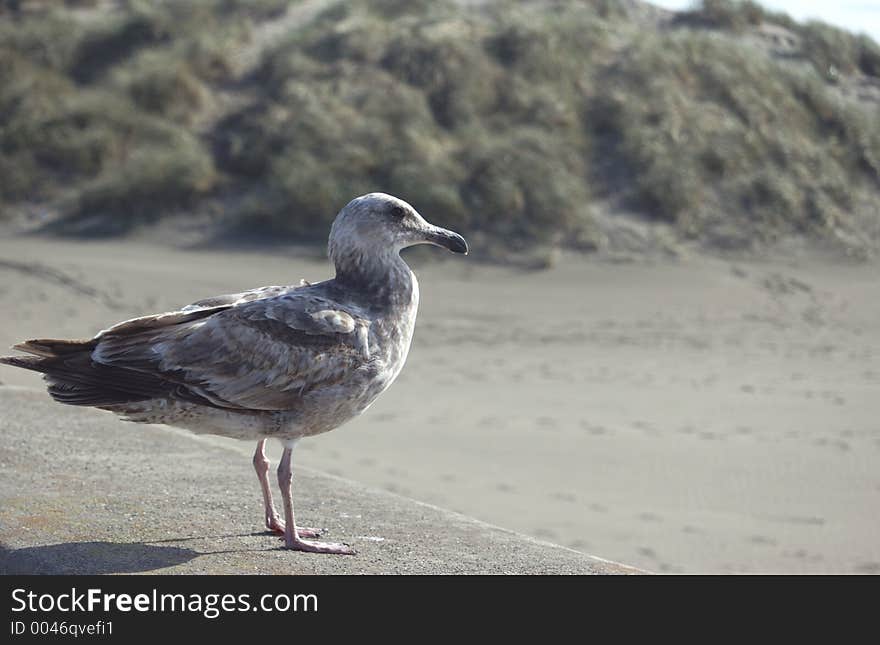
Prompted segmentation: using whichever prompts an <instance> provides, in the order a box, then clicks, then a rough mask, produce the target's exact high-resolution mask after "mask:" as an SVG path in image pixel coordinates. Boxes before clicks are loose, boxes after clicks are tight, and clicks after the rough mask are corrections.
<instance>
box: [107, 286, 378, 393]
mask: <svg viewBox="0 0 880 645" xmlns="http://www.w3.org/2000/svg"><path fill="white" fill-rule="evenodd" d="M208 311H210V312H211V313H209V314H208V313H207V312H208ZM198 313H200V314H202V315H200V316H199V317H198V318H196V319H193V320H189V319H187V318H188V316H191V315H194V314H195V312H192V311H191V312H178V313H176V314H166V317H173V316H179V317H181V318H183V320H182V321H181V322H171V324H168V325H163V326H152V327H150V326H145V325H144V324H139V325H136V326H133V325H132V324H131V322H129V323H122V324H121V325H118V326H116V327H111V328H110V329H109V330H106V331H104V332H102V333H101V334H100V335H99V337H98V339H97V340H98V343H97V346H96V347H95V349H94V351H93V352H92V360H93V361H95V362H97V363H100V364H104V365H111V366H115V367H121V368H126V369H129V370H133V371H136V372H140V373H149V374H152V375H155V376H158V377H161V378H162V379H164V380H166V381H168V382H169V383H173V384H177V385H178V386H180V387H182V388H184V389H185V390H186V391H188V392H190V393H192V394H193V395H195V396H196V397H200V398H202V399H206V400H207V401H210V402H211V403H212V404H214V405H217V406H220V407H228V408H239V409H257V410H287V409H293V408H294V407H296V404H297V401H298V399H299V397H301V396H302V394H304V393H305V392H307V391H309V390H311V389H313V388H318V387H322V386H330V385H333V384H335V383H339V382H342V381H344V380H345V379H347V378H348V377H350V376H351V375H352V373H353V372H354V371H355V370H357V369H358V368H359V367H361V366H363V365H365V364H366V363H367V362H368V361H369V360H370V348H369V343H368V331H369V320H368V319H367V318H366V317H365V316H363V315H362V313H361V312H360V311H359V310H357V309H356V308H353V307H346V306H342V305H340V304H339V303H336V302H334V301H333V300H332V299H329V298H326V297H323V296H320V295H314V294H310V293H308V292H307V291H306V290H302V291H298V290H294V291H291V292H288V293H282V294H281V295H277V296H273V297H269V298H262V299H259V300H252V301H249V302H248V301H245V302H242V303H240V304H235V305H228V304H227V305H218V306H216V307H211V308H209V309H201V310H199V312H198ZM126 325H128V326H129V327H128V328H126V327H125V326H126Z"/></svg>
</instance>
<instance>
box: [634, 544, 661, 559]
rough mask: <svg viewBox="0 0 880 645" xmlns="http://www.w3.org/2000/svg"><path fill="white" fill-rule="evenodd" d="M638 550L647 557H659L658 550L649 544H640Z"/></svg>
mask: <svg viewBox="0 0 880 645" xmlns="http://www.w3.org/2000/svg"><path fill="white" fill-rule="evenodd" d="M636 552H637V553H638V554H639V555H641V556H644V557H646V558H651V559H652V560H656V559H657V552H656V551H655V550H654V549H652V548H651V547H649V546H640V547H639V548H638V549H636Z"/></svg>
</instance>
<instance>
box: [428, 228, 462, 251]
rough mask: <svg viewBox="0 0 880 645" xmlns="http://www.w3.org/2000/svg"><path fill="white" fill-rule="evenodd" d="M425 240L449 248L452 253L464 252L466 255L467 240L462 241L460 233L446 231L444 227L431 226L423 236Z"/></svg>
mask: <svg viewBox="0 0 880 645" xmlns="http://www.w3.org/2000/svg"><path fill="white" fill-rule="evenodd" d="M425 241H426V242H428V243H429V244H436V245H437V246H442V247H443V248H444V249H449V250H450V251H452V252H453V253H464V254H465V255H467V252H468V245H467V242H465V241H464V238H463V237H462V236H461V235H459V234H458V233H453V232H452V231H448V230H446V229H445V228H440V227H439V226H433V227H431V230H430V231H429V232H428V234H427V235H426V236H425Z"/></svg>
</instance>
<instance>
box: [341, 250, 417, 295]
mask: <svg viewBox="0 0 880 645" xmlns="http://www.w3.org/2000/svg"><path fill="white" fill-rule="evenodd" d="M332 259H333V261H334V264H335V265H336V282H337V283H339V284H340V285H342V286H344V287H346V288H347V289H351V290H354V291H356V292H358V293H362V294H364V296H366V297H367V298H368V299H369V301H370V302H371V303H372V304H374V305H376V306H379V307H391V308H395V309H396V308H407V307H410V306H412V305H413V304H415V305H418V286H417V284H416V280H415V276H414V275H413V272H412V271H411V270H410V268H409V265H407V263H406V262H404V260H403V258H402V257H400V253H399V252H398V251H396V250H391V249H389V250H388V251H385V252H380V253H376V252H375V250H372V252H370V253H364V252H361V251H360V249H352V250H349V251H346V252H342V253H339V252H337V253H334V256H333V258H332Z"/></svg>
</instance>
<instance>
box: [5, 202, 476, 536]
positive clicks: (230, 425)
mask: <svg viewBox="0 0 880 645" xmlns="http://www.w3.org/2000/svg"><path fill="white" fill-rule="evenodd" d="M419 243H432V244H437V245H440V246H445V247H446V248H449V249H450V250H453V251H456V252H461V253H464V252H467V245H466V244H465V242H464V240H463V239H462V238H461V236H459V235H457V234H455V233H452V232H451V231H446V230H444V229H440V228H438V227H435V226H432V225H430V224H428V223H427V222H426V221H425V220H424V219H422V217H421V216H420V215H419V214H418V213H417V212H416V211H415V210H414V209H413V208H412V207H411V206H410V205H409V204H406V202H403V201H401V200H399V199H397V198H395V197H391V196H389V195H384V194H382V193H371V194H370V195H365V196H363V197H359V198H357V199H355V200H352V201H351V202H350V203H349V204H348V205H347V206H346V207H345V208H344V209H343V210H342V211H341V212H340V213H339V215H338V216H337V218H336V220H335V221H334V223H333V228H332V229H331V235H330V243H329V250H330V257H331V260H333V262H334V265H335V267H336V277H335V278H334V279H332V280H328V281H326V282H320V283H317V284H308V283H301V284H299V285H296V286H287V287H283V286H270V287H261V288H259V289H254V290H252V291H247V292H244V293H237V294H228V295H222V296H216V297H212V298H207V299H204V300H200V301H198V302H195V303H193V304H191V305H188V306H186V307H183V308H182V309H180V310H179V311H174V312H168V313H162V314H156V315H152V316H144V317H141V318H135V319H133V320H127V321H124V322H121V323H118V324H116V325H113V326H112V327H110V328H108V329H105V330H104V331H102V332H100V333H99V334H97V335H96V336H95V337H94V338H92V339H89V340H84V341H70V340H55V339H43V340H30V341H26V342H24V343H21V344H19V345H16V346H15V349H18V350H20V351H22V352H26V353H28V354H30V356H20V357H2V358H0V362H3V363H7V364H9V365H15V366H18V367H23V368H26V369H31V370H36V371H39V372H42V373H44V375H45V377H44V378H45V379H46V381H47V382H48V390H49V393H50V394H51V395H52V397H53V398H55V399H56V400H57V401H60V402H62V403H67V404H72V405H86V406H94V407H99V408H102V409H106V410H110V411H112V412H115V413H117V414H119V415H121V416H123V417H124V418H126V419H128V420H131V421H138V422H145V423H166V424H169V425H174V426H178V427H182V428H187V429H189V430H192V431H194V432H199V433H210V434H219V435H224V436H230V437H236V438H241V439H257V440H259V442H260V443H259V445H258V448H257V454H256V455H255V460H254V463H255V466H256V467H257V471H258V474H260V481H261V485H262V486H263V493H264V499H265V501H266V517H267V524H268V525H269V527H270V528H273V529H276V530H281V531H284V525H283V524H282V523H281V522H280V520H279V518H278V517H277V514H276V513H275V511H274V507H272V504H271V493H270V492H269V491H268V484H267V483H266V475H265V470H267V469H268V461H266V460H265V456H264V455H263V444H264V441H265V439H266V438H268V437H275V438H278V439H281V440H282V441H284V442H285V452H284V457H283V459H282V464H281V468H280V469H279V480H280V481H281V479H282V475H283V472H282V469H285V468H286V470H287V471H289V468H290V455H291V451H292V448H293V445H294V443H295V441H296V440H298V439H299V438H301V437H304V436H311V435H315V434H320V433H322V432H327V431H329V430H332V429H334V428H336V427H338V426H340V425H341V424H343V423H345V422H346V421H348V420H350V419H352V418H353V417H355V416H357V415H358V414H360V413H362V412H363V411H364V410H366V409H367V407H369V405H370V404H371V403H372V402H373V401H374V400H375V399H376V397H377V396H379V394H381V393H382V392H383V391H384V390H385V389H386V388H387V387H388V386H389V385H391V383H392V382H393V381H394V379H395V378H396V377H397V375H398V374H399V373H400V370H401V368H402V367H403V364H404V362H405V361H406V356H407V353H408V351H409V346H410V342H411V340H412V334H413V329H414V326H415V319H416V312H417V309H418V302H419V290H418V282H417V281H416V278H415V276H414V275H413V273H412V272H411V271H410V269H409V267H408V266H407V265H406V263H405V262H404V261H403V260H402V259H401V257H400V250H401V249H402V248H405V247H406V246H410V245H413V244H419ZM264 462H265V468H263V466H262V464H264ZM261 470H262V472H261ZM286 488H287V491H288V493H289V481H288V484H287V486H286ZM284 490H285V485H284V483H283V482H282V492H284ZM285 501H287V500H285ZM292 514H293V512H292V503H291V507H290V513H289V514H288V517H287V526H288V527H293V526H294V525H293V517H292ZM284 532H285V540H286V542H287V545H288V546H289V547H291V548H298V549H302V550H312V551H315V550H317V551H322V552H348V551H350V550H346V549H347V547H345V548H343V547H342V546H340V545H326V544H323V543H316V542H305V541H303V540H301V539H300V537H301V536H300V535H298V534H297V532H296V530H287V531H284ZM306 533H314V531H307V532H306ZM316 545H317V546H316Z"/></svg>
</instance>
